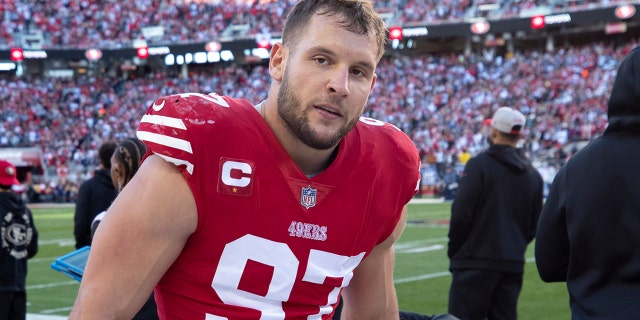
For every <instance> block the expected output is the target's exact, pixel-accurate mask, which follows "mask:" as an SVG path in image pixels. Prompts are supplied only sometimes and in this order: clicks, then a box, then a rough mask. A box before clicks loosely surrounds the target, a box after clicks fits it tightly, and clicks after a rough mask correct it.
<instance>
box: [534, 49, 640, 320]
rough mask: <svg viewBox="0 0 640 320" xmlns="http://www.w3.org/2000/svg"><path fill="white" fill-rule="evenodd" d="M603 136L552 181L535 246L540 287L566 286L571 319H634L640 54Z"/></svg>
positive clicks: (638, 292) (616, 92)
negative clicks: (547, 284)
mask: <svg viewBox="0 0 640 320" xmlns="http://www.w3.org/2000/svg"><path fill="white" fill-rule="evenodd" d="M608 107H609V109H608V118H609V125H608V126H607V128H606V130H605V132H604V134H603V135H602V136H601V137H599V138H596V139H594V140H593V141H591V142H590V143H589V144H588V145H587V146H585V147H584V148H582V149H581V150H580V151H578V152H577V153H576V154H575V155H573V156H572V157H571V158H570V159H569V161H568V162H567V163H566V164H565V166H563V167H562V168H561V169H560V171H558V174H557V175H556V177H555V178H554V181H553V183H552V184H551V188H550V190H549V195H548V197H547V201H546V203H545V205H544V208H543V210H542V215H541V217H540V222H539V224H538V233H537V238H536V245H535V256H536V263H537V266H538V273H539V274H540V277H541V278H542V280H543V281H546V282H563V281H566V283H567V288H568V291H569V296H570V301H569V304H570V307H571V318H572V319H574V320H577V319H638V317H640V303H639V302H640V196H639V195H640V184H639V181H640V170H637V166H638V157H640V49H638V48H636V49H633V50H632V51H631V52H630V53H629V54H628V55H627V57H626V58H625V59H624V60H623V61H622V62H621V63H620V65H619V67H618V73H617V75H616V78H615V81H614V84H613V88H612V90H611V96H610V97H609V101H608Z"/></svg>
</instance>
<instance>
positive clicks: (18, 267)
mask: <svg viewBox="0 0 640 320" xmlns="http://www.w3.org/2000/svg"><path fill="white" fill-rule="evenodd" d="M16 184H19V182H18V179H17V178H16V167H14V166H13V165H12V164H11V163H9V162H8V161H5V160H0V237H1V238H2V241H0V319H25V318H26V316H27V292H26V281H27V259H29V258H31V257H33V256H35V255H36V253H38V230H37V229H36V226H35V224H34V222H33V215H32V214H31V210H29V208H27V207H26V205H25V204H24V202H23V201H22V199H21V198H20V196H19V195H18V194H16V193H15V192H13V190H12V189H11V187H12V186H13V185H16Z"/></svg>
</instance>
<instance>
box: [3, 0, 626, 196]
mask: <svg viewBox="0 0 640 320" xmlns="http://www.w3.org/2000/svg"><path fill="white" fill-rule="evenodd" d="M178 3H183V4H182V5H179V4H178ZM293 3H294V1H293V0H290V1H273V2H272V1H260V2H258V1H256V2H253V3H250V4H242V3H240V4H239V3H237V2H236V1H222V2H221V1H217V2H210V3H209V2H206V1H200V2H198V3H195V2H189V1H176V2H173V1H152V0H147V1H133V2H121V1H77V0H67V1H56V2H43V1H37V0H28V1H4V2H3V3H2V4H1V5H0V17H4V19H2V20H0V47H2V46H9V47H10V46H11V45H12V41H14V40H13V34H14V33H15V32H30V33H36V34H37V33H41V34H42V37H43V41H44V42H43V43H44V46H53V47H56V46H58V47H74V48H77V47H81V48H82V47H88V46H93V45H99V46H104V47H118V46H123V45H126V44H128V43H129V42H130V41H131V40H133V39H136V38H139V37H140V36H142V33H143V31H142V30H144V28H146V27H153V26H158V25H161V26H162V27H163V29H164V32H163V35H162V36H159V37H157V38H153V37H152V38H147V40H148V41H157V42H163V41H166V42H190V41H203V40H205V39H209V38H211V37H218V36H221V35H225V34H227V33H229V32H236V31H234V30H231V29H230V28H231V27H232V26H247V27H246V28H244V29H243V28H240V27H238V28H237V29H238V30H240V31H238V32H245V33H247V34H251V33H256V32H260V31H261V30H280V29H281V28H282V26H281V25H279V23H281V22H282V20H283V19H282V17H283V16H284V15H285V14H286V12H287V10H288V9H289V8H291V5H292V4H293ZM496 3H497V4H499V5H498V7H497V8H496V7H495V6H489V7H488V8H493V9H491V11H492V12H494V14H497V13H495V12H499V14H502V15H504V16H508V15H510V14H514V13H515V12H519V11H521V10H526V9H528V8H529V9H530V8H532V7H540V6H551V7H558V6H560V7H562V8H564V9H566V8H567V7H569V6H571V7H580V6H599V5H602V4H604V3H607V4H611V3H612V1H571V2H561V1H553V2H552V3H551V1H549V2H547V1H525V0H503V1H500V0H495V1H488V0H478V1H471V0H449V1H434V0H429V1H427V0H385V1H378V2H377V7H378V9H379V11H380V12H383V13H384V14H385V16H388V17H389V20H390V21H394V22H398V23H401V24H410V23H414V22H424V21H446V20H456V19H462V18H464V17H465V15H466V14H469V13H468V12H469V10H472V11H473V10H475V13H474V14H477V10H478V7H479V6H480V7H481V8H487V6H484V7H483V5H487V4H489V5H491V4H496ZM496 10H497V11H496ZM53 13H56V14H53ZM234 36H237V35H235V34H234ZM621 43H622V44H621ZM637 44H638V39H636V38H633V37H630V38H628V39H625V40H624V41H615V42H614V41H601V42H589V43H588V44H585V45H561V46H557V47H556V48H554V50H552V51H549V50H548V48H542V47H541V48H516V50H515V51H514V53H513V56H509V57H505V56H502V55H499V54H488V53H487V52H476V51H474V52H470V53H468V54H467V55H464V54H463V53H461V52H450V53H438V54H415V55H390V56H387V57H385V58H383V60H382V61H381V63H380V66H379V68H378V76H379V82H378V85H377V86H376V87H375V88H374V91H373V93H372V95H371V97H370V103H369V105H368V106H367V109H366V110H365V116H369V117H372V118H377V119H381V120H384V121H388V122H390V123H393V124H395V125H396V126H398V127H399V128H401V129H402V130H403V131H405V132H407V133H408V134H409V135H410V136H411V138H412V139H413V141H414V142H415V143H416V146H417V147H418V148H419V150H420V152H421V154H422V156H423V159H424V162H425V165H433V166H435V165H436V163H438V164H444V165H445V166H451V165H455V164H456V163H458V161H457V158H458V155H459V154H460V153H461V152H463V151H468V152H470V153H471V154H474V153H475V152H477V151H479V150H480V149H482V148H484V147H485V146H486V144H485V143H486V142H485V141H484V140H483V136H482V130H483V126H484V124H483V120H484V119H485V118H486V117H488V115H490V114H491V113H492V111H493V110H495V108H497V107H499V106H512V107H515V108H518V109H520V110H521V111H522V112H523V113H525V115H527V117H528V121H529V123H528V127H527V129H526V132H525V137H526V139H525V141H524V145H525V148H526V149H527V151H528V152H529V153H530V155H531V156H533V157H534V158H535V159H536V160H537V162H538V163H540V164H543V163H550V164H551V167H552V168H550V169H548V168H545V170H547V169H548V170H549V171H553V168H556V167H557V166H558V165H559V164H561V163H562V161H564V160H565V159H566V158H567V157H569V156H570V155H571V152H573V151H575V150H574V149H572V148H571V147H569V146H570V145H571V144H572V143H574V142H577V141H584V140H588V139H590V138H592V137H594V136H597V135H599V134H601V133H602V131H603V130H604V128H605V126H606V124H607V119H606V98H607V97H608V93H609V91H610V87H611V85H612V81H613V78H614V76H615V74H614V73H615V68H616V67H617V63H618V61H619V60H620V59H621V58H622V57H623V56H625V55H626V54H627V52H628V51H629V50H630V49H631V48H633V47H634V46H636V45H637ZM269 81H270V80H269V75H268V72H267V69H266V67H265V66H264V65H260V64H257V65H250V66H248V65H242V66H240V65H235V64H216V65H214V66H213V67H211V69H208V70H207V69H203V70H202V71H195V70H192V71H190V73H189V76H188V77H186V78H185V77H182V76H181V75H180V74H178V73H171V72H167V71H166V70H164V71H157V70H150V71H149V72H148V73H147V74H144V75H143V76H139V75H138V76H130V77H128V78H122V77H118V76H115V75H109V74H103V75H100V76H93V75H85V76H80V77H75V78H72V79H71V78H70V79H67V78H42V77H38V76H34V75H29V76H27V77H21V78H18V77H15V76H12V75H6V74H5V75H3V76H1V77H0V147H20V146H39V147H41V148H42V149H43V151H44V155H45V159H46V163H47V165H48V166H49V167H50V171H51V172H52V173H53V174H52V175H51V176H50V181H35V182H36V183H34V185H33V186H30V187H31V188H33V189H39V190H38V191H37V192H40V190H49V191H42V193H43V194H47V195H49V196H48V199H49V200H52V199H54V200H56V201H68V200H70V199H72V198H73V190H74V186H73V185H77V184H79V183H81V182H82V181H83V180H84V179H86V178H87V177H88V176H89V175H90V174H91V172H92V170H93V169H94V167H95V165H96V163H97V160H96V155H95V150H96V148H97V146H98V145H100V143H101V142H102V141H103V140H104V139H107V138H116V139H117V138H119V137H128V136H131V135H133V134H134V131H135V129H136V128H137V125H138V121H139V119H140V117H141V115H142V114H143V112H144V111H145V109H146V108H147V106H148V105H150V103H151V102H152V101H153V99H155V98H156V97H158V96H162V95H167V94H172V93H178V92H216V93H219V94H223V95H229V96H234V97H246V98H248V99H250V100H251V101H252V102H253V103H258V102H260V101H261V100H262V99H264V98H265V95H266V89H267V85H268V83H269ZM550 176H552V174H550ZM56 188H57V189H63V190H67V191H64V192H63V191H59V193H65V192H66V195H60V194H59V195H56V196H53V194H54V189H56Z"/></svg>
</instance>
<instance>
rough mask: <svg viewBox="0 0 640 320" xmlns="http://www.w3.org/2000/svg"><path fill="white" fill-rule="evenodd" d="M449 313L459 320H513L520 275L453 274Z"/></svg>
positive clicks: (516, 305)
mask: <svg viewBox="0 0 640 320" xmlns="http://www.w3.org/2000/svg"><path fill="white" fill-rule="evenodd" d="M452 273H453V278H452V282H451V290H450V291H449V313H450V314H452V315H454V316H456V317H458V318H460V319H462V320H484V319H489V320H515V319H517V318H518V314H517V309H518V296H519V295H520V290H521V289H522V274H521V273H512V272H497V271H485V270H454V271H453V272H452Z"/></svg>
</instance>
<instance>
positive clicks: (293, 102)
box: [278, 72, 358, 150]
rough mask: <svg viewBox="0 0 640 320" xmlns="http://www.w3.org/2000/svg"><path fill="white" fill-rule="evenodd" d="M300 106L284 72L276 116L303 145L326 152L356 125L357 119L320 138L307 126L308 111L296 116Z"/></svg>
mask: <svg viewBox="0 0 640 320" xmlns="http://www.w3.org/2000/svg"><path fill="white" fill-rule="evenodd" d="M301 105H302V103H301V102H300V99H298V98H297V97H296V96H295V94H294V93H293V90H292V89H291V87H290V85H289V81H288V76H287V74H286V72H285V75H284V77H283V78H282V86H281V87H280V91H279V92H278V114H279V115H280V118H282V120H284V122H285V123H286V124H287V127H288V128H289V131H291V133H293V134H294V135H295V136H296V137H298V139H300V141H302V142H303V143H304V144H306V145H307V146H309V147H311V148H314V149H318V150H326V149H330V148H332V147H334V146H336V145H337V144H338V142H340V140H341V139H342V138H344V136H346V135H347V133H349V131H351V129H353V127H354V126H355V125H356V124H357V123H358V118H356V119H354V120H352V121H351V122H349V123H347V125H346V126H344V127H342V128H341V129H340V130H338V132H336V133H335V134H334V135H333V136H331V137H328V138H321V137H320V136H319V135H318V134H317V132H316V131H315V130H313V128H311V125H310V124H309V118H308V117H307V113H308V110H304V111H303V112H302V114H300V115H297V114H296V111H297V110H299V107H300V106H301Z"/></svg>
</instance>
